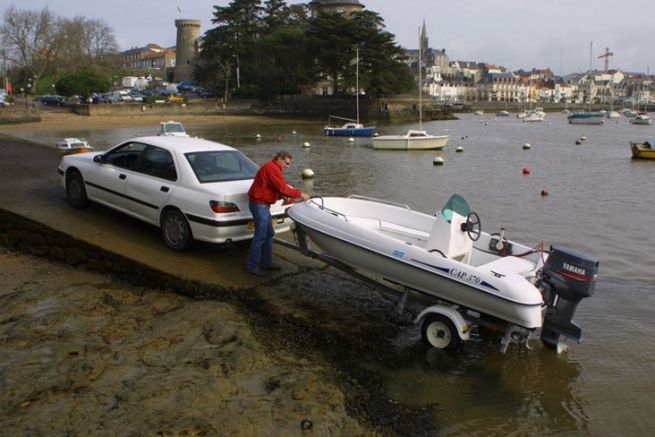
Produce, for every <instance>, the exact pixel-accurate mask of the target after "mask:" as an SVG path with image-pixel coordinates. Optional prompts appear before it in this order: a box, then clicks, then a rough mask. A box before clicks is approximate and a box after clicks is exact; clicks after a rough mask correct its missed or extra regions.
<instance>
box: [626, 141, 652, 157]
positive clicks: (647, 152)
mask: <svg viewBox="0 0 655 437" xmlns="http://www.w3.org/2000/svg"><path fill="white" fill-rule="evenodd" d="M630 150H631V151H632V159H655V149H653V148H651V147H650V145H646V144H644V143H630Z"/></svg>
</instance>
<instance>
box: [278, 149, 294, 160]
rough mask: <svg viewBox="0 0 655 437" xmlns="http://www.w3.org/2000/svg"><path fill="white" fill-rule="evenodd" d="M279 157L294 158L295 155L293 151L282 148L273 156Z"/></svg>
mask: <svg viewBox="0 0 655 437" xmlns="http://www.w3.org/2000/svg"><path fill="white" fill-rule="evenodd" d="M279 158H282V159H284V158H289V159H291V160H293V156H291V153H289V152H287V151H286V150H280V151H279V152H277V153H276V154H275V156H274V157H273V159H279Z"/></svg>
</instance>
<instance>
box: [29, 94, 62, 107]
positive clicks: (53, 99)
mask: <svg viewBox="0 0 655 437" xmlns="http://www.w3.org/2000/svg"><path fill="white" fill-rule="evenodd" d="M36 100H37V101H38V102H41V104H43V105H57V106H64V105H65V104H66V101H67V100H66V97H62V96H41V97H37V98H36Z"/></svg>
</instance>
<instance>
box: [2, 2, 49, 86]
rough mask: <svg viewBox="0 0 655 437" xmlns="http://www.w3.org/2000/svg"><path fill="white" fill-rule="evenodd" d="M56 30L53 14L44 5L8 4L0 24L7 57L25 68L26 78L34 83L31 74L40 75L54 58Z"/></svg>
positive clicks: (21, 67)
mask: <svg viewBox="0 0 655 437" xmlns="http://www.w3.org/2000/svg"><path fill="white" fill-rule="evenodd" d="M56 33H57V26H56V18H55V16H54V14H53V13H52V12H50V9H48V8H47V7H45V8H43V9H42V10H41V12H33V11H21V10H18V9H16V8H15V7H14V6H11V7H9V9H8V10H7V11H6V12H5V16H4V20H3V23H2V26H1V27H0V35H1V39H2V45H3V46H4V47H5V56H6V57H7V60H9V61H10V62H11V63H12V64H13V65H14V66H16V67H18V68H20V69H22V70H24V73H25V75H26V76H27V78H28V79H27V80H28V81H30V82H34V83H36V79H34V80H32V78H38V77H40V76H41V75H42V74H43V73H44V72H45V71H46V70H47V68H48V67H49V65H50V63H51V61H52V60H53V55H54V51H53V48H54V47H53V41H54V40H55V35H56Z"/></svg>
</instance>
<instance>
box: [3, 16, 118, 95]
mask: <svg viewBox="0 0 655 437" xmlns="http://www.w3.org/2000/svg"><path fill="white" fill-rule="evenodd" d="M0 42H1V43H2V49H3V50H2V51H3V52H4V54H5V58H6V60H7V61H9V63H10V64H11V65H13V66H14V67H17V68H18V69H21V70H23V71H24V73H25V75H27V76H28V77H29V78H30V80H31V79H34V84H33V85H32V86H36V78H38V77H41V76H43V74H44V73H51V72H53V71H54V70H56V69H60V70H68V71H76V70H77V69H79V68H83V67H88V66H91V65H94V64H100V65H101V66H105V65H107V64H108V63H109V62H110V61H111V60H113V59H115V58H114V57H112V56H111V55H114V54H115V53H116V52H117V51H118V44H117V43H116V38H115V37H114V31H113V30H112V29H111V27H109V25H108V24H107V23H106V22H104V21H103V20H94V19H88V18H84V17H75V18H73V19H69V18H59V17H57V16H55V15H54V14H53V13H52V12H51V11H50V9H48V8H47V7H45V8H43V9H42V10H41V11H39V12H36V11H24V10H19V9H16V8H15V7H14V6H11V7H10V8H9V9H7V11H6V12H5V15H4V18H3V21H2V23H1V25H0Z"/></svg>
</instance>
